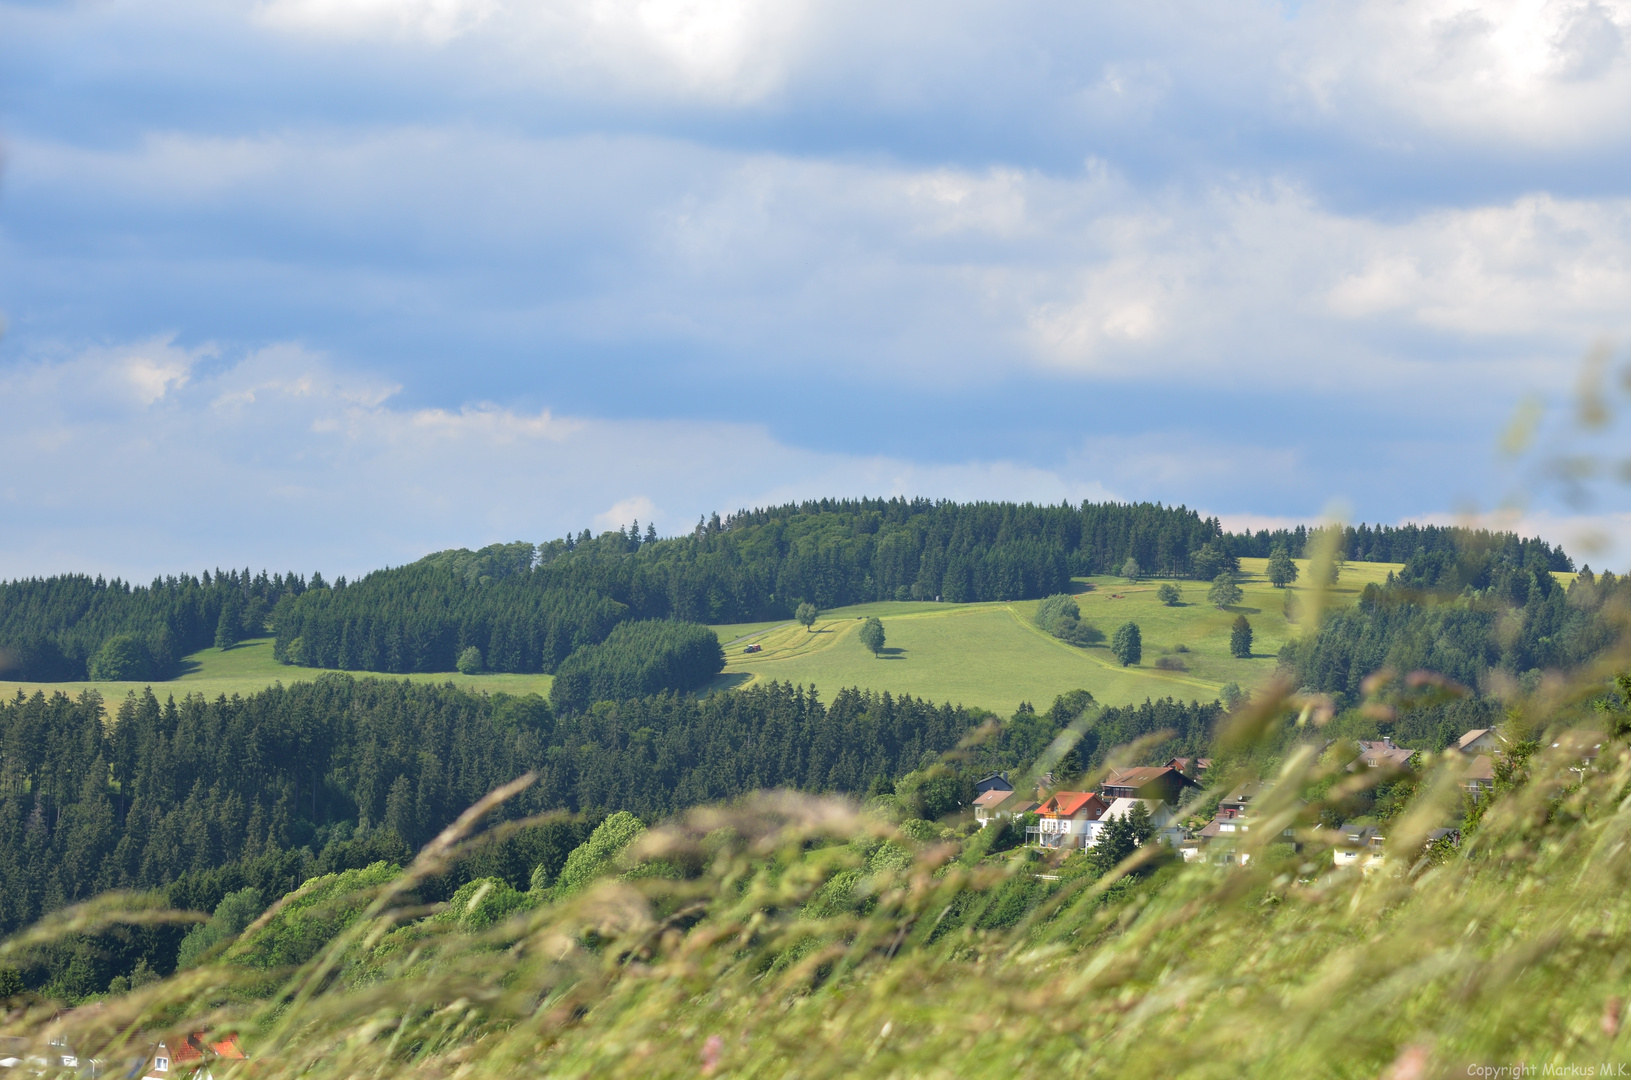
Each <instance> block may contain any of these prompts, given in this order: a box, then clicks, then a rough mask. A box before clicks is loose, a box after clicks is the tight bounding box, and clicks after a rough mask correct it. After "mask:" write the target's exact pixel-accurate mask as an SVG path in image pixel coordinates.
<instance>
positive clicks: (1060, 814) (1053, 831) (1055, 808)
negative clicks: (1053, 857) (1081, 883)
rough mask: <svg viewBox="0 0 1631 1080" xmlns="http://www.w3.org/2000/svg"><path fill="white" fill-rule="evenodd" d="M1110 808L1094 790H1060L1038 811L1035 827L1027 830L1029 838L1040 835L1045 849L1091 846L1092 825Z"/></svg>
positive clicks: (1037, 837) (1039, 838)
mask: <svg viewBox="0 0 1631 1080" xmlns="http://www.w3.org/2000/svg"><path fill="white" fill-rule="evenodd" d="M1109 808H1110V805H1109V804H1108V803H1106V802H1105V801H1104V799H1103V798H1102V797H1101V796H1100V795H1099V794H1098V793H1097V792H1092V791H1056V792H1054V793H1053V795H1051V796H1049V798H1048V799H1047V800H1046V801H1045V802H1043V804H1042V805H1041V806H1040V807H1039V808H1038V809H1037V811H1036V817H1037V821H1036V824H1035V825H1032V826H1029V827H1028V828H1026V830H1025V832H1026V833H1027V834H1030V835H1027V836H1026V839H1027V840H1029V839H1030V836H1031V835H1035V836H1036V842H1037V843H1038V844H1039V845H1041V846H1042V847H1045V848H1079V847H1087V846H1089V845H1088V842H1087V841H1088V835H1089V832H1090V831H1091V828H1090V827H1091V826H1096V825H1097V824H1098V823H1099V818H1100V817H1101V816H1103V814H1104V813H1105V811H1106V810H1108V809H1109Z"/></svg>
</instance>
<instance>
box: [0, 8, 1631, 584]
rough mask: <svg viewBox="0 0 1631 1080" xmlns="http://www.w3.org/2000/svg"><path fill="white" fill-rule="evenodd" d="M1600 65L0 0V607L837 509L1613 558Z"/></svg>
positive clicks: (1621, 123)
mask: <svg viewBox="0 0 1631 1080" xmlns="http://www.w3.org/2000/svg"><path fill="white" fill-rule="evenodd" d="M1628 38H1631V0H1610V2H1589V3H1576V2H1572V0H1571V2H1538V0H1523V2H1517V0H1505V2H1487V3H1479V2H1472V0H1408V2H1393V0H1346V2H1329V3H1324V2H1312V0H1311V2H1296V0H1284V2H1281V3H1248V2H1240V0H1205V2H1199V0H1197V2H1187V3H1186V2H1157V0H1141V2H1137V3H1082V2H1080V0H1075V2H1052V0H1007V2H1001V3H998V2H984V3H972V2H966V0H936V2H934V3H924V2H919V0H897V2H894V3H890V4H882V5H880V4H875V3H858V2H854V0H826V2H821V3H815V2H809V0H529V2H525V3H522V2H516V3H507V2H505V0H247V2H245V0H211V2H208V3H204V2H200V0H69V2H53V0H26V2H16V0H0V316H3V318H4V321H5V335H4V337H3V338H0V578H12V577H18V576H26V575H33V574H48V573H56V572H63V571H84V572H90V573H104V574H108V575H110V576H111V575H115V574H117V575H121V576H124V577H126V578H134V579H135V580H138V581H140V580H146V579H147V578H148V577H150V576H151V575H154V574H159V573H175V572H179V571H181V570H191V571H193V572H197V571H198V570H199V569H202V568H204V567H214V566H239V567H242V566H252V567H254V568H256V569H259V568H261V567H263V566H264V567H267V568H269V569H273V570H298V571H300V572H302V573H309V572H311V571H312V570H319V569H320V570H322V571H323V572H324V573H325V574H326V575H328V576H330V577H332V576H334V575H335V574H337V573H346V574H351V575H356V574H358V573H361V572H365V571H367V570H369V569H372V568H376V567H379V566H382V565H395V564H400V563H403V562H406V561H410V560H412V559H414V558H417V557H419V556H420V555H422V554H424V553H426V552H429V551H433V550H438V549H441V548H446V547H456V546H468V547H476V546H480V545H482V544H486V543H493V542H498V541H510V540H516V539H525V540H533V541H542V540H546V539H549V538H553V537H558V536H561V535H563V534H564V533H566V532H568V531H571V532H576V531H578V530H580V529H583V528H591V529H595V530H600V529H604V528H611V527H617V526H621V525H624V524H626V523H628V522H630V521H632V520H636V519H637V520H639V521H640V522H641V523H642V525H644V524H646V523H654V524H655V525H656V527H657V529H658V531H659V532H660V533H662V534H664V535H669V534H673V533H679V532H683V531H686V530H687V529H689V528H690V527H691V526H693V525H694V524H695V522H696V520H697V518H698V517H699V516H700V515H704V514H708V513H711V512H714V511H719V512H720V513H722V514H725V513H729V512H730V511H731V510H734V509H737V508H741V507H748V506H756V505H767V504H774V503H780V502H785V501H789V500H795V499H802V498H810V497H820V496H860V495H884V496H887V495H906V496H928V497H934V498H953V499H959V500H968V499H1010V500H1018V501H1025V500H1030V501H1039V502H1058V501H1060V500H1070V501H1073V502H1075V501H1080V500H1082V499H1091V500H1096V501H1097V500H1106V499H1115V500H1124V501H1144V500H1149V501H1161V502H1165V503H1169V504H1183V505H1187V506H1190V507H1192V508H1196V509H1199V510H1201V511H1202V512H1204V513H1207V514H1216V515H1218V516H1220V517H1221V518H1222V519H1223V520H1224V522H1225V523H1226V524H1227V525H1230V526H1233V527H1248V526H1259V527H1260V526H1271V525H1275V524H1282V523H1292V522H1298V521H1316V520H1318V519H1319V518H1320V516H1321V515H1322V514H1325V513H1328V512H1334V513H1340V514H1342V515H1344V516H1346V517H1348V518H1350V519H1362V520H1366V521H1374V522H1387V523H1396V522H1401V521H1406V520H1416V521H1440V522H1450V521H1480V522H1484V523H1489V524H1496V525H1503V526H1510V527H1514V528H1518V529H1520V530H1522V531H1526V532H1537V531H1538V532H1541V533H1542V534H1543V535H1546V536H1547V537H1548V538H1549V539H1552V540H1555V541H1558V542H1562V543H1563V544H1564V545H1565V546H1566V547H1567V548H1568V549H1569V550H1570V551H1571V553H1573V554H1575V556H1576V558H1578V559H1584V560H1586V561H1592V562H1595V563H1596V564H1597V565H1599V566H1602V565H1604V564H1605V563H1606V564H1610V565H1613V566H1615V567H1616V568H1620V569H1624V568H1626V567H1628V566H1631V528H1628V527H1627V526H1628V525H1631V499H1628V498H1627V494H1626V492H1625V490H1624V489H1623V488H1621V487H1619V486H1616V484H1615V483H1614V482H1612V481H1611V479H1610V477H1611V476H1612V468H1613V465H1614V463H1615V462H1616V461H1617V456H1616V455H1617V454H1619V453H1620V452H1621V451H1620V448H1621V447H1622V446H1623V445H1624V443H1625V440H1624V438H1623V437H1621V436H1620V435H1619V434H1618V430H1619V425H1618V417H1619V415H1620V413H1621V411H1622V407H1623V406H1624V405H1625V404H1626V403H1627V401H1628V395H1631V380H1623V381H1622V380H1620V379H1619V378H1618V377H1617V375H1618V373H1619V371H1620V369H1621V367H1622V366H1623V365H1625V364H1626V363H1627V362H1628V360H1631V351H1628V348H1627V347H1628V345H1631V55H1628V45H1627V40H1628ZM1599 383H1600V384H1601V386H1602V387H1603V388H1604V389H1603V395H1602V397H1601V399H1600V400H1602V401H1603V402H1605V403H1606V405H1607V412H1606V413H1602V412H1598V411H1593V407H1592V404H1591V402H1593V401H1596V400H1599V399H1598V398H1595V397H1592V396H1591V395H1587V396H1586V397H1585V398H1584V399H1582V398H1581V387H1583V386H1584V387H1587V388H1590V387H1592V386H1595V385H1598V384H1599ZM1583 400H1584V401H1585V404H1584V405H1582V401H1583ZM1514 417H1518V418H1519V421H1520V422H1519V423H1518V424H1517V428H1519V429H1524V430H1530V429H1532V431H1533V437H1532V438H1530V439H1529V440H1528V441H1527V442H1525V441H1524V440H1523V439H1516V440H1515V441H1514V438H1513V437H1512V432H1513V431H1514V430H1516V429H1514V428H1513V426H1512V425H1513V420H1514ZM1526 424H1527V426H1526ZM1503 432H1504V433H1507V434H1506V442H1505V443H1504V444H1503ZM1503 445H1505V446H1506V449H1504V450H1503ZM1593 470H1595V471H1593Z"/></svg>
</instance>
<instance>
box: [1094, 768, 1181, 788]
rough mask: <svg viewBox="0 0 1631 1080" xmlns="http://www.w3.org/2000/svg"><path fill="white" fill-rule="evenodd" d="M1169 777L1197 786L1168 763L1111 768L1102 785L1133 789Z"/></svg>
mask: <svg viewBox="0 0 1631 1080" xmlns="http://www.w3.org/2000/svg"><path fill="white" fill-rule="evenodd" d="M1168 777H1171V778H1173V779H1175V780H1177V781H1178V782H1179V783H1180V784H1188V785H1189V786H1190V787H1199V786H1200V785H1198V784H1196V783H1195V781H1193V780H1191V779H1190V778H1189V777H1187V776H1185V775H1184V774H1183V773H1181V772H1179V771H1178V770H1177V769H1174V768H1172V767H1171V766H1169V765H1140V766H1138V767H1137V768H1136V769H1111V770H1110V773H1109V775H1108V776H1106V777H1105V778H1104V781H1103V783H1102V784H1101V785H1100V786H1102V787H1130V788H1133V789H1134V790H1137V789H1138V788H1142V787H1145V786H1147V785H1149V784H1153V783H1158V782H1159V781H1162V780H1165V779H1167V778H1168Z"/></svg>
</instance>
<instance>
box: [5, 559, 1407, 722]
mask: <svg viewBox="0 0 1631 1080" xmlns="http://www.w3.org/2000/svg"><path fill="white" fill-rule="evenodd" d="M1266 563H1267V560H1265V559H1242V560H1241V571H1242V573H1241V588H1242V589H1243V590H1244V592H1245V595H1244V596H1243V598H1242V599H1241V602H1240V603H1239V604H1238V605H1236V606H1235V607H1232V608H1230V609H1229V610H1227V611H1220V610H1218V609H1217V608H1215V607H1213V606H1211V605H1210V604H1208V603H1207V602H1206V589H1207V584H1206V583H1205V582H1199V581H1185V582H1179V583H1178V584H1179V586H1180V588H1181V589H1182V591H1183V602H1182V603H1181V604H1179V605H1178V606H1176V607H1168V606H1167V605H1165V604H1162V603H1161V601H1160V600H1159V599H1157V597H1156V590H1157V589H1158V588H1159V587H1160V585H1161V582H1160V581H1143V582H1136V583H1134V582H1128V581H1126V580H1124V579H1122V578H1114V577H1090V578H1080V579H1078V580H1077V582H1076V588H1077V594H1076V598H1077V602H1078V604H1079V605H1080V606H1081V610H1082V619H1083V621H1085V622H1087V623H1089V624H1090V625H1093V626H1096V627H1098V629H1100V630H1102V631H1103V632H1104V634H1105V637H1106V639H1107V640H1108V638H1109V636H1110V635H1111V634H1112V633H1113V632H1114V631H1115V629H1116V627H1118V626H1120V625H1121V624H1122V623H1124V622H1129V621H1131V622H1136V623H1137V624H1138V625H1139V629H1140V630H1141V631H1142V633H1143V638H1144V657H1143V660H1142V662H1141V663H1139V664H1137V665H1135V666H1132V667H1126V668H1124V667H1122V666H1121V665H1120V664H1119V663H1117V661H1116V659H1115V657H1113V656H1112V655H1111V654H1110V650H1109V649H1108V648H1106V647H1104V646H1094V647H1091V648H1085V649H1083V648H1077V647H1076V646H1074V645H1067V644H1066V643H1064V642H1063V641H1060V640H1058V639H1057V638H1054V637H1051V636H1049V635H1048V634H1045V633H1043V632H1042V631H1041V630H1039V629H1037V627H1036V624H1035V622H1034V619H1035V615H1036V606H1037V603H1038V601H1035V600H1021V601H1014V602H1010V603H1003V602H996V603H985V604H933V603H915V602H903V603H897V602H885V603H876V604H858V605H855V606H852V607H846V608H838V609H835V610H833V611H829V612H823V613H822V616H821V619H820V620H819V621H818V622H817V623H816V625H815V627H814V629H813V631H806V630H805V629H804V627H802V626H800V625H798V624H797V623H793V622H789V621H787V620H777V621H772V622H759V623H731V624H725V625H720V626H716V627H714V630H715V632H717V633H718V635H719V640H720V641H721V643H723V644H724V645H725V653H726V663H725V670H724V672H723V673H722V674H721V675H720V677H719V678H718V679H717V680H716V681H715V683H714V686H713V689H714V690H716V691H717V690H723V689H731V688H735V687H740V686H746V685H750V684H752V683H754V682H758V681H762V680H774V681H778V682H783V681H787V682H793V683H803V684H805V685H807V686H808V685H814V686H817V687H819V688H820V689H821V690H822V692H823V694H824V696H827V697H830V696H831V695H832V694H834V693H836V692H837V691H838V690H840V689H842V688H844V687H849V686H859V687H861V688H863V689H871V690H879V691H882V690H888V691H890V692H892V693H896V694H912V695H913V696H916V697H926V698H931V699H933V700H935V701H950V702H953V703H958V704H963V705H977V706H981V707H983V708H987V709H991V710H993V711H995V712H997V713H1000V714H1002V715H1007V714H1009V713H1011V712H1013V710H1014V709H1015V708H1016V707H1018V705H1019V703H1020V702H1021V701H1030V702H1032V703H1034V704H1037V705H1046V704H1047V703H1048V702H1050V701H1052V700H1053V698H1054V696H1055V695H1057V694H1061V693H1064V692H1065V691H1067V690H1075V689H1085V690H1088V691H1091V692H1092V694H1093V696H1094V697H1095V698H1097V699H1098V700H1099V701H1101V702H1104V703H1106V704H1111V705H1124V704H1128V703H1130V702H1137V701H1142V700H1144V699H1145V698H1146V697H1166V696H1169V695H1170V696H1173V697H1181V698H1198V699H1202V700H1205V699H1209V698H1211V697H1214V696H1215V695H1216V694H1217V692H1218V691H1219V690H1220V689H1221V688H1222V687H1223V686H1224V684H1225V683H1230V682H1234V683H1239V684H1240V685H1241V686H1242V687H1245V688H1250V687H1251V686H1253V685H1255V684H1257V683H1260V682H1261V681H1262V680H1264V679H1265V678H1266V677H1267V676H1268V675H1269V674H1270V673H1272V672H1273V670H1274V666H1275V657H1276V655H1277V654H1278V653H1279V651H1280V646H1281V645H1283V644H1285V642H1286V641H1287V640H1288V639H1289V638H1290V637H1291V636H1292V635H1294V634H1296V633H1297V625H1296V624H1295V623H1294V622H1291V621H1289V620H1287V618H1286V616H1285V599H1286V594H1287V593H1290V594H1292V595H1293V596H1301V595H1303V594H1304V593H1305V592H1306V584H1307V582H1306V578H1307V575H1308V566H1307V564H1306V563H1298V569H1299V571H1300V572H1301V575H1302V577H1303V579H1304V580H1302V581H1300V582H1299V583H1298V584H1297V585H1293V586H1292V587H1291V588H1290V589H1276V588H1274V587H1273V586H1271V585H1269V583H1268V582H1267V581H1266V580H1265V579H1264V577H1263V571H1264V567H1265V565H1266ZM1398 568H1399V566H1398V564H1396V563H1349V564H1348V565H1347V567H1346V568H1345V569H1344V570H1343V572H1342V577H1341V580H1340V581H1339V582H1338V583H1337V585H1336V587H1335V588H1334V589H1332V590H1331V592H1330V594H1329V595H1330V598H1331V601H1332V602H1333V603H1339V604H1341V603H1352V602H1353V601H1354V600H1355V599H1356V598H1357V597H1358V595H1359V592H1360V590H1362V589H1363V588H1364V587H1365V585H1366V584H1367V583H1368V582H1372V581H1375V582H1378V583H1379V582H1381V581H1382V580H1383V579H1385V578H1386V577H1387V574H1388V571H1389V570H1397V569H1398ZM1241 614H1244V615H1245V616H1246V617H1247V618H1248V619H1250V620H1251V624H1252V630H1253V633H1254V635H1255V640H1254V642H1253V647H1252V656H1251V658H1250V659H1244V660H1237V659H1235V658H1234V657H1232V656H1230V655H1229V627H1230V624H1231V623H1232V622H1233V621H1234V619H1235V616H1236V615H1241ZM868 615H876V616H878V618H880V619H881V620H883V624H884V630H885V632H886V634H887V635H888V643H887V646H886V648H885V649H884V652H883V654H882V655H881V656H879V657H877V658H874V657H873V656H872V654H871V653H870V652H868V651H867V649H866V647H865V646H863V645H862V644H861V642H860V640H859V639H858V638H857V636H856V631H857V630H858V629H859V628H860V625H861V620H862V619H864V618H865V617H866V616H868ZM752 643H756V644H759V645H761V646H763V651H762V652H758V653H743V651H742V649H743V648H744V647H745V646H747V645H748V644H752ZM1163 660H1164V661H1165V663H1167V664H1169V665H1172V668H1171V669H1164V668H1162V667H1159V666H1157V664H1158V662H1161V661H1163ZM185 667H186V670H185V671H184V672H183V674H182V675H180V676H179V677H178V678H175V679H171V680H168V681H166V682H157V683H145V682H71V683H28V682H9V681H0V694H4V695H5V696H7V697H10V696H12V695H13V694H15V693H16V692H17V691H18V690H19V689H21V690H22V691H23V692H24V693H27V694H32V693H34V691H36V690H43V691H45V692H46V693H47V694H49V693H51V692H52V691H55V690H61V691H63V692H64V693H68V694H71V695H77V694H80V693H82V692H83V691H85V690H96V691H97V692H98V693H100V694H101V695H102V696H103V698H104V699H105V700H106V701H107V702H108V703H109V704H110V705H115V706H116V705H117V704H118V702H120V701H123V700H124V698H125V695H127V694H128V693H130V692H131V691H136V692H138V693H139V692H140V691H141V690H142V689H143V688H145V687H147V686H149V685H151V686H152V687H153V691H154V692H155V693H156V694H158V695H159V696H160V697H164V696H166V695H175V696H176V697H181V696H183V695H185V694H202V695H204V696H205V697H208V698H215V697H217V696H220V695H223V694H224V695H226V696H228V697H230V696H231V695H233V694H250V693H253V692H254V691H257V690H262V689H264V688H266V687H267V686H270V685H271V684H272V683H274V682H280V681H281V682H284V683H292V682H299V681H305V680H310V679H313V678H315V677H317V676H318V675H320V674H322V673H323V670H322V669H317V668H299V667H289V666H286V665H284V664H280V663H278V662H277V661H276V660H274V659H273V658H272V639H271V638H269V637H265V638H256V639H253V640H250V641H246V642H243V643H242V644H240V645H238V646H236V647H234V648H232V649H229V650H226V651H224V652H223V651H222V650H220V649H204V650H202V651H200V652H196V653H193V654H192V655H190V656H188V657H187V658H186V661H185ZM351 674H353V675H356V676H359V677H360V676H367V675H377V676H378V677H380V678H386V679H404V678H405V679H411V680H413V681H415V682H433V683H449V682H450V683H454V684H455V685H458V686H462V687H466V688H468V689H472V690H486V691H488V692H493V693H496V692H499V691H503V692H504V693H509V694H524V693H528V692H532V693H538V694H543V695H545V696H548V694H549V687H550V682H551V677H550V676H548V675H510V674H482V675H461V674H458V673H457V672H441V673H434V674H413V675H391V674H388V673H385V672H363V671H356V672H352V673H351Z"/></svg>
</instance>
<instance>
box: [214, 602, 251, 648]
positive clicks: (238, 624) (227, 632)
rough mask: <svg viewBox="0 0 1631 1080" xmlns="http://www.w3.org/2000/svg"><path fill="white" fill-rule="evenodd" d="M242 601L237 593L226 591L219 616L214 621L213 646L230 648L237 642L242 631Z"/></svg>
mask: <svg viewBox="0 0 1631 1080" xmlns="http://www.w3.org/2000/svg"><path fill="white" fill-rule="evenodd" d="M243 618H244V602H243V600H242V599H241V598H240V597H239V596H238V594H237V593H228V594H227V600H226V603H224V604H222V605H221V617H220V618H219V619H218V620H217V621H216V623H215V647H216V648H217V649H230V648H232V647H233V646H234V645H236V644H238V641H239V639H240V638H241V636H242V633H243Z"/></svg>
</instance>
